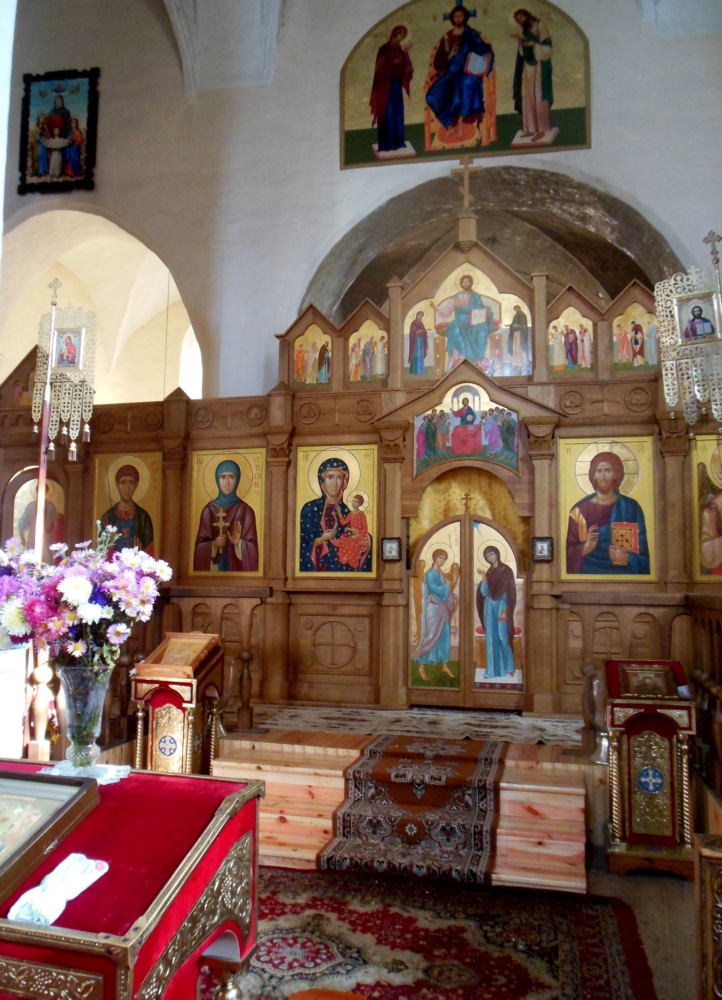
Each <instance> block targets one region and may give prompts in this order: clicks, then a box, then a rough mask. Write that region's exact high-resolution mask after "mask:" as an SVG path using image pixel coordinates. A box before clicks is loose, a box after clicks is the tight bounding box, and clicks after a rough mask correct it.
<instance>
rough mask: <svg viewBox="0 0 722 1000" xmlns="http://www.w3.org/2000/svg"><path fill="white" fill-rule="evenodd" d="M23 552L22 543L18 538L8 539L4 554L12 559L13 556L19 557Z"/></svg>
mask: <svg viewBox="0 0 722 1000" xmlns="http://www.w3.org/2000/svg"><path fill="white" fill-rule="evenodd" d="M22 550H23V543H22V542H21V541H20V540H19V539H18V538H8V540H7V541H6V542H5V552H6V553H7V554H8V555H9V556H10V558H11V559H12V558H13V557H14V556H17V555H19V554H20V553H21V552H22Z"/></svg>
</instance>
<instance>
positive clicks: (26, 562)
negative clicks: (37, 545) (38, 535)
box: [18, 549, 40, 566]
mask: <svg viewBox="0 0 722 1000" xmlns="http://www.w3.org/2000/svg"><path fill="white" fill-rule="evenodd" d="M39 562H40V553H39V552H36V551H35V549H26V550H25V552H21V553H20V555H19V556H18V566H37V565H38V563H39Z"/></svg>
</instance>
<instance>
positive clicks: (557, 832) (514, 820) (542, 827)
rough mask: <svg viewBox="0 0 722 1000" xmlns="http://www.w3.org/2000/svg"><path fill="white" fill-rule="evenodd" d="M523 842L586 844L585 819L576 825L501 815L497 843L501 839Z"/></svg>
mask: <svg viewBox="0 0 722 1000" xmlns="http://www.w3.org/2000/svg"><path fill="white" fill-rule="evenodd" d="M511 837H513V838H514V839H521V840H529V841H534V840H564V841H570V842H574V843H582V844H583V843H584V842H585V841H586V833H585V830H584V817H583V816H582V817H581V819H579V820H577V822H576V823H574V822H568V821H567V820H559V819H540V818H539V817H538V816H529V815H521V816H514V815H509V814H505V813H503V812H502V813H501V815H500V816H499V822H498V824H497V827H496V838H497V843H498V842H499V841H500V839H503V838H511Z"/></svg>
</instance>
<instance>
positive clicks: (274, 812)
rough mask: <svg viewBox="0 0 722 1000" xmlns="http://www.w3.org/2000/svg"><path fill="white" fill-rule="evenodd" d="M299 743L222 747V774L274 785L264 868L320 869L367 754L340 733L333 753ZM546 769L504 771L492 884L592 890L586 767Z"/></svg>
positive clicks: (263, 812)
mask: <svg viewBox="0 0 722 1000" xmlns="http://www.w3.org/2000/svg"><path fill="white" fill-rule="evenodd" d="M296 735H297V734H295V733H294V734H290V733H288V732H283V733H276V734H274V733H269V734H264V735H263V738H258V739H256V738H254V739H252V740H249V739H245V738H244V739H239V740H236V739H233V740H223V741H222V748H223V751H224V752H223V754H222V756H220V757H218V758H217V759H216V760H215V761H214V762H213V774H214V775H217V776H219V777H227V778H234V779H237V780H248V779H253V778H255V779H262V780H263V781H265V783H266V798H265V799H262V800H261V803H260V819H259V833H260V839H259V861H260V863H261V864H262V865H277V866H281V867H284V866H285V867H289V868H302V869H308V870H312V869H315V868H316V867H317V859H318V855H319V853H320V852H321V851H322V850H323V848H324V847H325V846H326V844H328V842H329V841H330V840H331V839H332V838H333V835H334V825H333V818H334V814H335V812H336V810H337V809H338V808H339V807H340V806H341V805H342V803H343V802H344V800H345V794H346V782H345V778H344V772H345V770H346V768H347V767H348V766H349V765H350V764H351V763H352V762H353V761H354V760H356V759H357V758H358V756H359V754H360V750H359V747H358V744H355V745H354V744H353V739H352V738H351V737H350V736H348V737H344V735H343V734H334V738H333V740H332V741H331V745H326V744H325V742H324V734H322V733H321V734H319V733H314V734H305V735H304V739H305V740H308V742H304V743H300V742H299V743H294V742H293V739H292V738H291V737H292V736H293V737H295V736H296ZM336 736H338V737H339V739H338V740H337V739H336ZM371 738H372V737H363V738H361V739H362V740H364V741H365V742H368V741H369V740H370V739H371ZM354 739H359V737H354ZM555 749H556V748H555ZM539 764H540V765H541V766H536V767H527V766H525V762H524V761H521V760H520V761H509V762H508V763H507V764H506V765H505V766H504V768H503V771H502V773H501V779H500V787H499V818H498V825H497V835H496V858H495V864H494V870H493V874H492V884H493V885H508V886H526V887H529V888H544V889H556V890H563V891H569V892H585V891H586V872H585V825H584V816H585V795H586V792H585V771H584V768H583V767H579V766H578V765H577V764H576V763H575V764H573V765H571V766H570V767H569V768H567V767H565V766H564V765H563V764H561V763H559V762H557V761H556V760H551V759H550V760H549V761H548V762H546V761H544V762H539Z"/></svg>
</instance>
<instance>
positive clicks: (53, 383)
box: [32, 278, 96, 539]
mask: <svg viewBox="0 0 722 1000" xmlns="http://www.w3.org/2000/svg"><path fill="white" fill-rule="evenodd" d="M62 287H63V286H62V284H61V282H60V281H58V279H57V278H54V279H53V280H52V281H51V282H50V284H49V285H48V288H50V289H51V291H52V298H51V300H50V304H51V312H49V313H45V315H43V316H41V317H40V329H39V332H38V352H37V362H36V365H35V387H34V389H33V408H32V413H33V421H34V423H35V427H34V431H35V433H36V434H39V435H40V459H39V462H38V499H37V513H36V520H35V537H36V539H39V538H42V537H43V525H44V518H45V483H46V478H47V465H48V459H52V458H55V438H56V437H57V436H58V432H60V443H61V444H67V443H68V441H69V442H70V444H69V447H68V461H70V462H74V461H76V459H77V457H78V448H77V445H76V443H75V442H76V440H77V438H78V436H79V435H80V433H81V428H82V440H83V441H89V440H90V424H89V420H90V418H91V416H92V413H93V393H94V389H93V378H94V375H95V331H96V328H95V313H92V312H88V311H87V310H85V309H82V308H78V309H75V308H73V306H71V305H68V306H66V307H65V308H64V309H58V307H57V306H58V289H59V288H62Z"/></svg>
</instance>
